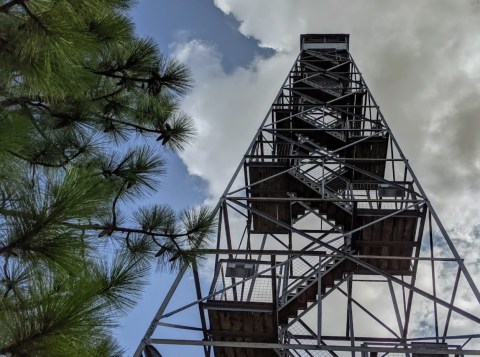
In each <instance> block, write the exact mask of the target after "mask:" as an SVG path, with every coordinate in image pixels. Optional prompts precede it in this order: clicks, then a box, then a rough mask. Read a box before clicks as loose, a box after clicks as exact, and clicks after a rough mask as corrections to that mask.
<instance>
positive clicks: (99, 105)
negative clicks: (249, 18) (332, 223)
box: [0, 0, 213, 357]
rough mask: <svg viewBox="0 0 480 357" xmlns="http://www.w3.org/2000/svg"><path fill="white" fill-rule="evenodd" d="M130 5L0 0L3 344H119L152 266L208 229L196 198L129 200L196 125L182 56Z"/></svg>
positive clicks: (83, 349)
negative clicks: (186, 108)
mask: <svg viewBox="0 0 480 357" xmlns="http://www.w3.org/2000/svg"><path fill="white" fill-rule="evenodd" d="M131 5H132V1H130V0H55V1H54V0H0V63H2V66H1V68H0V355H1V356H19V357H20V356H112V357H113V356H120V355H121V353H122V352H121V349H120V347H119V345H118V343H117V342H116V341H115V340H114V339H113V338H112V337H111V333H110V329H111V327H112V326H113V325H114V324H115V318H116V317H118V316H119V315H121V314H124V313H125V312H126V311H127V310H128V309H129V308H131V307H132V306H133V305H134V303H135V301H136V299H137V298H138V297H139V294H140V293H141V289H142V286H144V284H145V281H146V278H147V277H148V274H149V272H150V269H151V268H152V266H154V265H157V266H158V267H160V268H167V269H175V268H178V267H179V266H180V265H183V264H190V265H194V264H195V262H196V260H197V258H198V257H197V256H196V254H195V250H196V249H197V248H201V247H203V246H204V245H205V244H206V243H207V242H208V237H209V236H210V235H211V233H212V226H213V224H212V223H213V222H212V221H213V218H212V212H211V211H210V209H209V208H207V207H200V208H198V209H196V210H186V211H183V212H175V211H174V210H173V209H172V208H170V207H169V206H168V205H165V204H158V205H153V206H148V207H141V206H140V205H139V204H138V199H140V198H142V197H143V196H145V195H147V194H150V193H151V191H153V190H155V189H156V188H157V187H158V180H159V177H160V176H161V175H162V174H164V172H165V170H166V168H165V163H164V161H163V160H162V159H161V156H160V153H161V151H162V150H163V149H167V150H173V151H178V150H182V149H183V148H184V147H185V146H186V145H188V144H189V143H190V142H191V141H192V138H193V137H194V135H195V130H194V128H193V126H192V122H191V120H190V118H189V117H188V116H187V115H186V114H184V113H182V112H181V111H180V110H179V100H180V99H181V96H182V95H184V94H185V93H187V91H188V90H189V89H190V87H191V83H192V81H191V78H190V74H189V71H188V68H186V67H185V66H184V65H183V64H181V63H179V62H177V61H176V60H173V59H170V58H167V57H165V56H163V55H162V54H161V53H160V52H159V49H158V47H157V45H156V44H155V43H154V42H153V41H152V40H151V39H148V38H139V37H137V36H136V35H135V34H134V28H133V24H132V22H131V21H130V19H129V18H128V16H127V10H128V9H129V8H130V6H131ZM128 207H137V208H136V209H135V210H134V212H129V210H128V209H127V208H128ZM106 247H109V250H108V252H109V254H106V253H105V252H106V251H107V249H106Z"/></svg>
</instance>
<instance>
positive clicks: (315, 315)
mask: <svg viewBox="0 0 480 357" xmlns="http://www.w3.org/2000/svg"><path fill="white" fill-rule="evenodd" d="M300 49H301V51H300V54H299V56H298V58H297V59H296V61H295V63H294V65H293V67H292V69H291V71H290V73H289V74H288V76H287V78H286V80H285V82H284V84H283V85H282V87H281V89H280V91H279V93H278V95H277V97H276V98H275V100H274V102H273V104H272V106H271V108H270V110H269V112H268V114H267V116H266V117H265V119H264V121H263V122H262V124H261V126H260V128H259V129H258V132H257V133H256V135H255V137H254V139H253V141H252V143H251V145H250V147H249V148H248V150H247V152H246V154H245V156H244V157H243V160H242V162H241V163H240V165H239V167H238V169H237V171H236V172H235V174H234V177H233V178H232V180H231V181H230V184H229V185H228V187H227V189H226V191H225V193H224V195H223V196H222V197H221V199H220V202H219V205H218V210H217V215H218V235H217V245H216V248H215V249H210V250H208V251H205V253H210V254H214V256H215V263H214V267H213V263H212V266H211V265H208V264H207V267H210V268H211V270H212V271H213V279H212V283H211V286H210V287H207V288H205V287H204V286H201V285H200V281H201V279H200V278H199V274H198V272H197V271H193V279H191V280H192V281H193V283H194V284H195V288H194V289H195V290H194V291H196V298H195V299H194V300H193V301H192V302H191V303H189V304H185V306H183V307H178V306H177V307H174V308H173V309H170V310H169V304H170V303H171V302H172V301H173V300H175V299H172V297H173V296H174V294H175V292H176V288H177V286H178V284H179V283H180V280H181V278H182V276H183V274H184V273H185V271H186V268H184V269H183V270H182V271H181V272H180V274H179V276H178V277H177V279H176V281H175V282H174V284H173V286H172V288H171V289H170V291H169V292H168V294H167V296H166V298H165V300H164V301H163V303H162V305H161V307H160V310H159V312H158V313H157V315H156V316H155V318H154V320H153V322H152V324H151V326H150V328H149V329H148V331H147V333H146V335H145V338H144V339H143V340H142V342H141V344H140V346H139V347H138V350H137V352H136V356H140V355H141V354H142V352H143V353H144V356H160V353H161V351H162V345H164V344H174V345H177V346H178V351H181V347H180V346H181V345H192V346H198V351H199V352H198V356H200V355H202V356H203V355H205V356H217V357H220V356H226V357H230V356H252V357H253V356H345V355H352V356H354V355H358V356H379V355H382V356H386V355H395V356H397V355H403V356H417V355H444V356H446V355H465V354H477V355H480V293H479V291H478V289H477V287H476V285H475V282H474V280H473V279H472V276H471V275H470V274H469V272H468V271H467V269H466V267H465V264H464V261H463V259H462V258H461V257H460V255H459V254H458V252H457V250H456V249H455V246H454V244H453V242H452V239H451V238H450V237H449V236H448V234H447V231H446V230H445V228H444V227H443V226H442V224H441V222H440V220H439V218H438V216H437V214H436V213H435V211H434V210H433V208H432V206H431V204H430V202H429V200H428V199H427V196H426V195H425V192H424V191H423V189H422V187H421V186H420V184H419V182H418V180H417V178H416V177H415V174H414V172H413V171H412V168H411V167H410V165H409V163H408V160H407V159H406V158H405V156H404V155H403V153H402V151H401V149H400V146H399V144H398V143H397V141H396V139H395V137H394V136H393V134H392V132H391V130H390V128H389V127H388V125H387V122H386V121H385V118H384V117H383V115H382V113H381V112H380V110H379V107H378V105H377V104H376V102H375V100H374V99H373V97H372V95H371V93H370V91H369V89H368V87H367V85H366V83H365V81H364V79H363V77H362V75H361V72H360V71H359V69H358V68H357V66H356V65H355V62H354V61H353V58H352V56H351V55H350V52H349V35H345V34H307V35H302V36H300ZM445 169H447V168H445ZM207 267H205V268H207ZM207 269H208V268H207ZM189 309H190V310H195V311H196V313H197V314H198V313H199V314H200V315H199V318H198V323H197V324H194V323H193V322H192V323H191V324H185V323H178V322H175V317H176V316H177V315H179V314H181V313H183V312H185V311H186V310H189ZM165 329H175V331H177V332H178V331H183V333H184V335H182V336H185V337H183V338H181V339H179V338H178V337H177V338H168V337H165V336H168V334H166V333H164V332H163V331H165ZM175 336H179V334H178V333H176V334H175ZM188 336H190V337H188ZM192 336H193V337H192Z"/></svg>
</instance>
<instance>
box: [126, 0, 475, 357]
mask: <svg viewBox="0 0 480 357" xmlns="http://www.w3.org/2000/svg"><path fill="white" fill-rule="evenodd" d="M131 15H132V17H133V19H134V21H135V23H136V28H137V33H138V34H139V35H141V36H150V37H153V38H154V39H155V40H156V41H157V43H158V44H159V46H160V48H161V50H162V52H163V53H165V54H168V55H170V56H175V57H177V58H179V59H180V60H182V61H183V62H185V63H186V64H187V65H188V66H189V67H190V68H191V69H192V73H193V76H194V79H195V88H194V89H193V91H192V92H191V93H190V94H189V95H188V96H187V97H185V98H184V100H183V101H182V109H183V110H184V111H186V112H187V113H188V114H189V115H190V116H191V117H192V118H193V120H194V122H195V123H196V125H197V128H198V131H199V135H198V138H197V140H196V142H195V143H194V145H192V147H190V148H189V149H187V150H186V151H185V152H183V153H181V154H180V157H176V156H174V155H171V154H168V155H167V156H166V158H167V160H168V165H169V166H168V168H169V171H168V175H167V176H166V177H165V178H164V179H163V181H162V186H161V190H160V191H159V192H158V194H157V195H156V196H154V197H152V199H153V200H158V201H159V202H168V203H170V204H171V205H172V206H173V207H174V208H176V209H181V208H184V207H187V206H191V205H195V204H198V203H201V202H204V201H207V202H209V203H211V204H215V202H216V200H218V197H219V196H220V195H221V193H222V191H223V189H224V187H225V185H226V183H227V182H228V179H229V178H230V177H231V175H232V174H233V170H234V168H235V167H236V165H237V164H238V162H239V160H240V158H241V156H242V154H243V153H244V151H245V149H246V148H247V146H248V144H249V142H250V140H251V138H252V137H253V133H254V132H255V130H256V128H257V127H258V125H259V124H260V122H261V120H262V119H263V116H264V115H265V113H266V112H267V110H268V107H269V105H270V104H271V102H272V100H273V98H274V95H275V94H276V92H277V91H278V88H279V87H280V85H281V83H282V81H283V78H284V77H285V76H286V74H287V72H288V70H289V68H290V66H291V64H292V63H293V61H294V58H295V57H296V55H297V54H298V37H299V34H301V33H338V32H344V33H350V34H351V37H350V41H351V47H350V48H351V52H352V55H353V56H354V58H355V60H356V62H357V64H358V66H359V68H360V69H361V71H362V73H363V75H364V77H365V79H366V81H367V83H368V85H369V87H370V89H371V91H372V93H373V95H374V97H375V99H376V100H377V101H378V103H379V104H380V106H381V108H382V111H383V114H384V115H385V116H386V119H387V121H388V123H389V125H390V126H391V127H392V129H393V132H394V134H395V135H396V138H397V139H398V141H399V143H400V145H401V146H402V148H403V150H404V152H405V154H406V156H407V157H408V158H410V162H411V164H412V165H413V168H414V170H415V172H416V174H417V176H418V177H419V179H420V181H421V183H422V185H423V186H424V188H425V189H426V191H427V193H428V195H429V198H430V200H431V201H432V202H433V203H434V205H435V207H436V208H437V210H438V212H439V214H440V217H441V219H442V221H443V223H444V224H445V225H446V226H447V227H450V229H451V231H452V232H453V234H454V236H453V237H454V238H458V239H460V240H458V242H459V246H460V250H462V249H463V248H465V252H466V253H467V260H468V259H470V261H473V262H475V261H476V260H477V261H480V243H479V242H478V241H477V242H473V241H471V237H472V236H471V232H472V227H474V226H475V225H478V217H480V207H479V206H478V202H480V192H479V191H478V187H477V186H478V177H480V141H479V140H478V132H480V120H478V113H479V112H480V102H479V101H478V98H479V97H480V85H479V84H478V83H480V40H479V38H478V33H480V22H479V21H478V18H480V7H479V5H478V1H473V0H458V1H455V2H453V1H444V0H423V1H421V2H419V1H416V0H405V1H401V2H400V1H397V0H369V1H355V2H353V1H351V0H302V1H296V0H215V1H213V0H154V1H152V0H150V1H149V0H140V1H139V2H138V5H137V6H136V7H135V8H134V9H133V11H132V13H131ZM452 202H455V204H454V205H452ZM462 242H463V243H462ZM472 269H473V274H474V275H475V276H480V268H479V267H478V266H473V265H472ZM171 280H172V276H171V275H169V274H166V273H157V274H155V275H154V276H152V284H151V285H150V287H149V288H148V289H147V290H146V292H145V294H144V297H143V298H142V300H141V302H140V303H139V305H138V306H137V307H136V308H135V309H134V310H133V311H132V312H131V313H130V314H129V315H128V316H127V317H126V318H124V319H122V320H121V321H120V323H121V324H122V326H121V327H120V328H118V329H117V336H118V339H119V341H120V343H121V344H122V345H123V346H124V347H125V348H127V349H128V352H127V354H126V355H131V354H132V353H133V351H134V350H135V348H136V346H137V344H138V343H139V341H140V339H141V337H142V336H143V334H144V333H145V330H146V329H147V327H148V325H149V323H150V321H151V319H152V318H153V315H154V314H155V312H156V310H157V309H158V306H159V305H160V303H161V301H162V299H163V296H164V294H165V292H166V291H167V289H168V288H169V286H170V283H171ZM206 285H208V284H205V286H206ZM192 289H193V284H192V281H191V278H189V277H187V278H186V280H185V282H184V285H182V286H181V287H180V289H179V290H178V291H179V294H178V295H177V296H176V298H175V299H174V304H175V305H177V306H179V305H180V304H181V303H182V302H187V301H191V300H193V295H192V293H193V291H192ZM169 310H171V309H169ZM197 315H198V314H197ZM196 318H197V317H196V316H193V315H185V316H184V318H183V323H188V322H190V323H195V320H194V319H196ZM177 323H182V321H180V322H179V321H177ZM179 336H180V335H179ZM161 351H162V352H163V353H164V355H165V356H176V355H178V352H179V351H180V350H179V349H178V348H176V347H173V348H170V349H169V348H168V347H165V348H162V350H161ZM193 351H198V353H197V352H192V353H190V356H192V357H194V356H197V355H198V356H199V355H201V354H200V353H199V352H200V351H199V350H198V349H194V350H193Z"/></svg>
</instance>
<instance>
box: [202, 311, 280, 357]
mask: <svg viewBox="0 0 480 357" xmlns="http://www.w3.org/2000/svg"><path fill="white" fill-rule="evenodd" d="M249 305H250V307H251V309H252V311H245V310H248V308H249ZM259 306H260V307H261V309H264V310H265V309H267V310H269V311H256V309H259ZM205 307H206V308H207V309H208V317H209V320H210V331H209V334H210V336H211V338H212V340H213V341H235V342H272V343H277V342H278V334H277V321H276V313H274V308H273V304H266V303H264V304H261V303H239V302H234V301H231V302H227V301H224V302H221V307H220V308H219V305H218V302H215V301H209V302H207V303H206V304H205ZM239 307H240V308H241V309H242V311H238V309H239ZM214 350H215V357H263V356H265V357H273V356H275V357H278V355H277V354H276V353H275V352H274V351H273V350H268V349H255V348H249V349H247V348H233V347H215V348H214Z"/></svg>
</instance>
